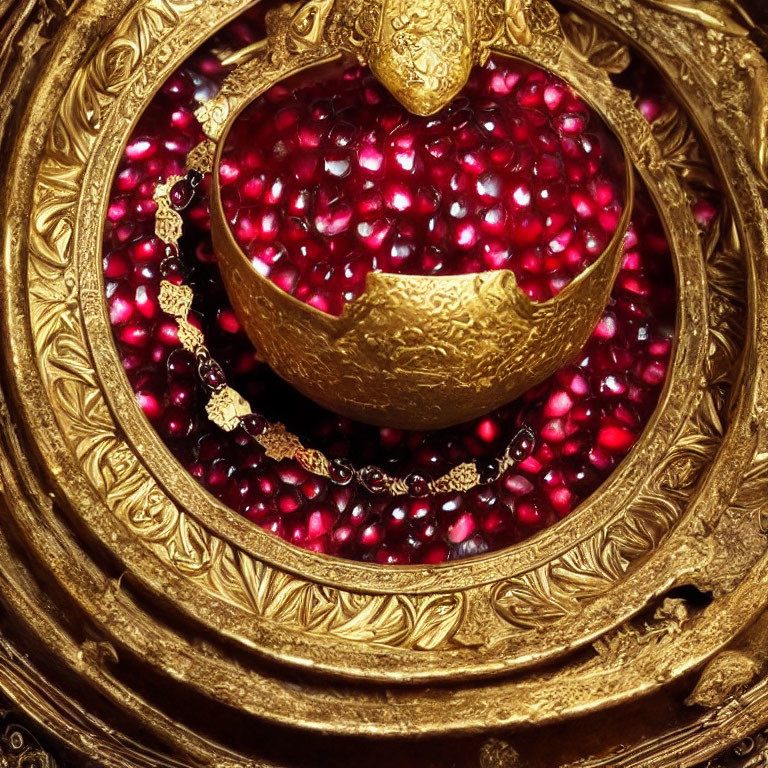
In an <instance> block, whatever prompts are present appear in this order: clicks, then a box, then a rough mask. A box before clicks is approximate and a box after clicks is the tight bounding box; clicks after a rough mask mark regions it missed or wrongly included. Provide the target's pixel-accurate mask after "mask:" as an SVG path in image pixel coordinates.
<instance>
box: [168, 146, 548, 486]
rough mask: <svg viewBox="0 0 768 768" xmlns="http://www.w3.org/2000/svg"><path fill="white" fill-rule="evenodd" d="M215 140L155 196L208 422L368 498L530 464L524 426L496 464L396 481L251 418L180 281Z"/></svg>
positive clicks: (181, 329) (171, 289) (460, 482)
mask: <svg viewBox="0 0 768 768" xmlns="http://www.w3.org/2000/svg"><path fill="white" fill-rule="evenodd" d="M213 149H214V145H213V142H211V141H210V140H205V141H203V142H201V143H200V144H198V145H197V146H196V147H195V148H194V149H193V150H192V151H191V152H190V154H189V155H188V157H187V174H186V176H171V177H169V178H168V179H167V180H166V181H165V182H162V183H159V184H157V186H156V188H155V194H154V199H155V202H156V203H157V211H156V213H155V234H156V235H157V237H158V238H159V239H160V240H161V241H162V242H163V243H164V244H165V258H164V259H163V261H162V263H161V266H160V271H161V274H162V276H163V280H162V282H161V284H160V295H159V303H160V307H161V309H162V310H163V311H164V312H165V313H166V314H168V315H170V316H171V317H173V318H174V320H175V321H176V327H177V331H178V338H179V342H180V343H181V345H182V347H183V348H184V349H185V350H187V351H188V352H191V353H192V354H193V355H194V357H195V362H196V367H197V375H198V377H199V379H200V381H201V382H202V384H203V386H204V387H205V389H206V390H207V392H208V393H209V399H208V403H207V404H206V407H205V410H206V413H207V415H208V418H209V419H210V420H211V421H212V422H213V423H214V424H216V425H217V426H218V427H220V428H221V429H223V430H224V431H226V432H231V431H232V430H235V429H237V428H241V429H243V430H244V431H245V432H246V433H247V434H248V435H250V437H251V438H253V439H254V440H255V441H256V442H257V443H258V444H259V445H261V447H262V448H263V449H264V453H265V454H266V456H267V457H269V458H271V459H274V460H275V461H281V460H283V459H291V460H293V461H296V462H297V463H298V464H299V466H301V467H303V468H304V469H305V470H307V471H308V472H311V473H312V474H315V475H319V476H321V477H325V478H328V479H330V480H331V481H332V482H334V483H336V484H338V485H348V484H349V483H351V482H352V481H353V480H355V479H356V480H357V481H358V482H359V483H360V484H361V485H362V486H363V487H364V488H366V489H367V490H368V491H370V492H371V493H377V494H378V493H389V494H391V495H392V496H402V495H406V494H408V495H411V496H416V497H421V496H428V495H434V494H440V493H451V492H458V491H467V490H469V489H471V488H473V487H475V486H476V485H480V484H487V483H491V482H494V481H495V480H497V479H498V478H499V477H501V475H502V474H503V473H504V472H505V471H506V470H507V469H509V468H510V467H512V466H514V465H515V464H518V463H520V462H521V461H523V460H525V459H526V458H527V457H528V456H529V455H530V454H531V452H532V451H533V447H534V440H535V436H534V433H533V430H532V429H531V428H530V427H528V426H523V427H522V428H521V429H520V430H518V432H517V433H516V434H515V436H514V437H513V438H512V440H511V441H510V443H509V445H508V446H507V448H506V450H505V451H504V453H503V455H502V456H501V458H499V459H495V458H494V459H486V460H478V461H476V462H463V463H461V464H458V465H456V466H455V467H453V468H452V469H450V470H449V471H448V472H446V473H445V474H443V475H441V476H440V477H437V478H429V477H427V476H426V475H422V474H420V473H411V474H410V475H408V476H407V477H404V478H401V477H394V476H392V475H390V474H388V473H387V472H385V471H384V470H383V469H381V468H379V467H376V466H366V467H363V468H361V469H356V468H355V467H353V466H352V464H350V463H349V462H348V461H345V460H343V459H329V458H328V457H327V456H325V454H324V453H322V451H318V450H316V449H314V448H307V447H305V446H304V445H303V443H302V442H301V440H300V439H299V438H298V437H297V436H296V435H294V434H292V433H291V432H288V430H286V428H285V426H284V425H283V424H281V423H280V422H276V423H274V424H272V423H269V422H268V421H267V420H266V419H265V418H264V416H262V415H260V414H257V413H254V412H253V410H252V409H251V406H250V405H249V403H248V401H247V400H246V399H245V398H244V397H243V396H242V395H241V394H240V393H239V392H237V391H236V390H235V389H233V388H232V387H230V386H229V385H228V384H227V379H226V375H225V373H224V370H223V369H222V367H221V365H219V363H218V362H217V361H216V360H214V359H213V357H212V356H211V353H210V351H209V349H208V347H207V346H206V344H205V337H204V335H203V332H202V331H201V330H200V329H199V328H197V327H196V326H195V325H194V324H193V323H191V322H190V319H189V313H190V311H191V309H192V302H193V300H194V294H193V292H192V289H191V288H190V287H189V286H188V285H184V283H183V279H182V263H181V259H180V256H179V245H178V243H179V239H180V238H181V234H182V227H183V220H182V217H181V211H183V210H184V209H185V208H187V207H188V206H189V205H190V203H191V202H192V201H193V199H194V197H195V195H196V194H197V192H198V190H199V188H200V185H201V184H202V181H203V178H204V175H205V174H206V173H211V172H212V158H213Z"/></svg>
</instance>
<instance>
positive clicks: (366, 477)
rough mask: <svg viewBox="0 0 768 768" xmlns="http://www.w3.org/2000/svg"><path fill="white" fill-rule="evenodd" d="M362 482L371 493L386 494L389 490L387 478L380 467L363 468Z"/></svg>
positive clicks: (361, 473)
mask: <svg viewBox="0 0 768 768" xmlns="http://www.w3.org/2000/svg"><path fill="white" fill-rule="evenodd" d="M360 480H361V481H362V483H363V485H364V486H365V487H366V488H367V489H368V490H369V491H370V492H371V493H384V491H385V490H386V489H387V479H386V476H385V475H384V472H382V470H380V469H379V468H378V467H363V468H362V469H361V470H360Z"/></svg>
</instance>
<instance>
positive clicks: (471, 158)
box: [220, 59, 624, 315]
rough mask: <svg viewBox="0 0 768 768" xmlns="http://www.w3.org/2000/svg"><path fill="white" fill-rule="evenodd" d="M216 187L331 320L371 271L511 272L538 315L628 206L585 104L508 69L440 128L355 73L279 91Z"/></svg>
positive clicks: (240, 237)
mask: <svg viewBox="0 0 768 768" xmlns="http://www.w3.org/2000/svg"><path fill="white" fill-rule="evenodd" d="M220 181H221V186H222V202H223V205H224V209H225V213H226V214H227V217H228V219H229V221H230V224H231V227H232V231H233V233H234V235H235V239H236V240H237V242H238V243H239V244H240V246H241V248H242V249H243V250H244V252H245V253H247V255H248V256H249V258H250V260H251V263H252V264H253V266H254V268H255V269H257V270H258V271H259V272H260V273H261V274H263V275H265V276H267V277H268V278H269V279H270V280H272V281H273V282H274V283H275V285H277V286H279V287H280V288H281V289H283V290H284V291H287V292H288V293H290V294H292V295H293V296H296V297H297V298H299V299H301V300H302V301H304V302H306V303H307V304H310V305H312V306H314V307H317V308H318V309H321V310H323V311H325V312H329V313H331V314H335V315H338V314H340V313H341V311H342V309H343V307H344V305H345V304H346V303H347V302H349V301H352V300H353V299H355V298H356V297H357V296H359V295H360V294H361V293H362V292H363V291H364V289H365V276H366V275H367V274H368V273H369V272H371V271H381V272H394V273H400V274H418V275H455V274H466V273H471V272H483V271H486V270H495V269H511V270H513V271H514V273H515V275H516V276H517V278H518V281H519V284H520V286H521V288H522V289H523V290H524V291H525V293H526V294H527V295H528V296H529V297H530V298H531V299H533V300H534V301H544V300H546V299H548V298H551V297H552V296H553V295H555V294H556V293H558V291H560V290H561V289H562V288H563V287H565V286H566V285H567V284H568V283H569V282H570V280H571V279H573V277H574V276H575V275H577V274H578V273H579V272H581V271H582V270H583V269H584V268H585V267H586V266H587V265H588V264H590V263H591V262H592V261H593V260H594V259H595V258H596V257H597V256H599V255H600V253H602V252H603V250H604V249H605V248H606V246H607V244H608V242H609V241H610V238H611V235H612V234H613V233H614V232H615V230H616V227H617V225H618V222H619V218H620V216H621V209H622V203H623V194H624V190H623V184H624V179H623V175H622V172H621V157H620V150H619V148H618V146H617V142H616V141H615V140H614V139H613V138H612V137H611V136H610V135H608V134H607V133H606V131H605V128H604V126H603V125H602V123H601V122H600V121H599V120H598V119H597V118H596V116H595V115H594V113H592V112H591V111H590V110H589V109H588V108H587V105H586V104H585V103H584V101H583V100H582V99H580V98H579V97H578V96H576V95H575V94H574V93H572V92H571V91H570V90H569V89H568V87H567V86H566V85H565V84H564V83H563V82H562V81H561V80H560V79H558V78H557V77H555V76H554V75H551V74H548V73H545V72H543V71H542V70H539V69H535V68H532V67H530V66H528V65H526V64H523V63H521V62H517V61H513V60H510V59H498V60H491V61H490V62H489V63H488V64H487V65H486V66H485V67H483V68H478V69H477V70H476V71H475V73H474V75H473V77H472V78H471V80H470V82H469V83H468V84H467V86H466V88H465V89H464V91H463V92H462V94H461V95H460V96H459V97H458V98H457V99H455V100H454V101H453V102H452V103H451V104H450V105H449V106H448V107H446V108H445V109H444V110H442V111H441V112H440V113H438V114H437V115H434V116H432V117H417V116H415V115H411V114H409V113H407V112H406V111H405V110H404V109H403V107H401V106H400V105H399V104H398V103H397V101H395V99H394V97H392V96H391V95H390V94H389V93H388V92H387V91H386V90H385V89H384V88H383V87H382V86H381V85H380V84H379V83H378V82H377V81H376V80H375V79H374V78H373V77H372V76H371V75H370V73H369V72H368V71H367V70H366V69H363V68H360V67H357V68H354V69H352V70H349V71H347V72H345V73H343V74H340V75H334V76H329V77H327V78H323V79H322V80H321V81H320V82H318V83H316V84H310V85H304V86H301V87H294V88H289V87H286V86H284V85H277V86H275V87H273V88H272V89H271V90H269V91H268V92H266V93H265V94H264V95H263V96H262V97H260V98H259V99H257V100H256V101H254V103H253V104H252V105H250V106H249V107H248V108H247V109H246V110H245V112H244V113H243V115H242V116H241V117H240V118H239V119H238V120H237V121H236V123H235V125H234V126H233V129H232V131H231V133H230V135H229V137H228V143H227V146H226V147H225V152H224V155H223V158H222V163H221V167H220Z"/></svg>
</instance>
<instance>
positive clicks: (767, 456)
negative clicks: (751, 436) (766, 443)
mask: <svg viewBox="0 0 768 768" xmlns="http://www.w3.org/2000/svg"><path fill="white" fill-rule="evenodd" d="M733 506H734V508H735V509H738V510H741V511H742V512H744V513H746V514H750V515H755V516H756V517H757V519H758V521H759V523H760V530H761V531H762V532H763V533H768V453H757V454H755V457H754V459H753V461H752V465H751V466H750V468H749V469H748V470H747V472H746V473H745V475H744V479H743V480H742V481H741V485H740V486H739V492H738V493H737V495H736V498H735V499H734V502H733Z"/></svg>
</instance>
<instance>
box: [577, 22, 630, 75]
mask: <svg viewBox="0 0 768 768" xmlns="http://www.w3.org/2000/svg"><path fill="white" fill-rule="evenodd" d="M562 21H563V31H564V32H565V34H566V36H567V37H568V40H569V41H570V42H571V44H572V45H573V47H574V48H575V50H576V52H577V53H578V54H579V55H580V56H581V57H582V58H584V59H585V60H586V61H588V62H589V63H590V64H592V65H593V66H595V67H598V68H599V69H602V70H605V71H606V72H611V73H613V74H618V73H619V72H623V71H624V70H625V69H626V68H627V67H628V66H629V64H630V61H631V60H632V57H631V55H630V53H629V49H628V48H627V46H626V45H622V44H621V43H620V42H618V41H617V40H611V39H610V38H608V37H606V36H605V34H604V33H603V32H602V30H601V29H600V27H599V26H598V25H597V24H595V23H594V22H593V21H591V20H589V19H585V18H584V17H583V16H579V15H578V14H576V13H568V14H566V15H565V16H564V17H563V20H562Z"/></svg>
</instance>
